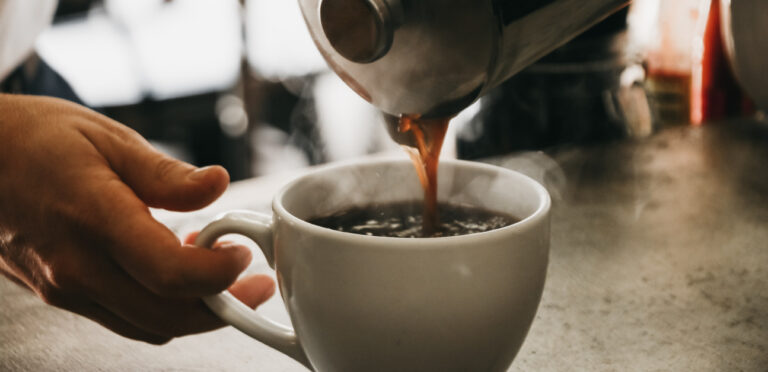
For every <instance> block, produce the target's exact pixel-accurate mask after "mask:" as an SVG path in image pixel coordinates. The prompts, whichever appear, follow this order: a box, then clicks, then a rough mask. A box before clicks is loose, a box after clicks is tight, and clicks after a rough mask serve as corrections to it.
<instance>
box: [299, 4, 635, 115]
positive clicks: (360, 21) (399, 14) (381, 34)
mask: <svg viewBox="0 0 768 372" xmlns="http://www.w3.org/2000/svg"><path fill="white" fill-rule="evenodd" d="M629 2H630V0H299V5H300V7H301V10H302V13H303V14H304V18H305V20H306V23H307V26H308V27H309V31H310V33H311V34H312V38H313V39H314V41H315V44H316V45H317V48H318V49H319V50H320V52H321V54H322V55H323V57H324V58H325V60H326V61H327V62H328V64H329V65H330V66H331V68H332V69H333V70H334V71H335V72H336V73H337V74H338V75H339V76H340V77H341V78H342V79H343V80H344V81H345V82H346V83H347V84H348V85H349V86H350V87H351V88H352V89H353V90H355V92H357V93H358V94H359V95H360V96H362V97H363V98H364V99H366V100H367V101H369V102H371V103H372V104H373V105H375V106H376V107H378V108H379V109H381V110H382V111H383V112H385V113H388V114H391V115H400V114H421V115H424V116H428V117H436V116H450V115H453V114H456V113H458V112H459V111H461V110H462V109H463V108H465V107H467V106H468V105H469V104H471V103H472V102H473V101H474V100H476V99H477V98H478V97H480V96H482V95H483V94H484V93H485V92H486V91H488V90H489V89H491V88H493V87H494V86H497V85H498V84H500V83H501V82H503V81H504V80H506V79H508V78H509V77H510V76H512V75H513V74H515V73H516V72H518V71H520V70H521V69H523V68H524V67H526V66H528V65H530V64H531V63H533V62H534V61H536V60H537V59H539V58H541V57H543V56H544V55H545V54H547V53H549V52H550V51H552V50H554V49H555V48H557V47H558V46H561V45H562V44H564V43H566V42H567V41H569V40H570V39H572V38H574V37H575V36H576V35H578V34H579V33H581V32H583V31H585V30H586V29H587V28H589V27H590V26H592V25H594V24H595V23H597V22H598V21H600V20H602V19H603V18H605V17H607V16H608V15H610V14H611V13H613V12H614V11H616V10H618V9H620V8H621V7H623V6H625V5H627V4H628V3H629Z"/></svg>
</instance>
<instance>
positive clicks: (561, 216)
mask: <svg viewBox="0 0 768 372" xmlns="http://www.w3.org/2000/svg"><path fill="white" fill-rule="evenodd" d="M489 162H491V163H495V164H499V165H502V166H506V167H509V168H511V169H517V170H520V171H522V172H524V173H526V174H529V175H531V176H532V177H534V178H537V179H539V180H540V181H542V183H544V184H545V186H547V188H548V189H549V190H550V193H551V194H552V196H553V200H554V203H553V220H552V246H551V254H550V265H549V271H548V277H547V282H546V286H545V288H544V294H543V298H542V301H541V305H540V307H539V311H538V313H537V315H536V319H535V321H534V323H533V325H532V327H531V330H530V332H529V334H528V337H527V339H526V341H525V344H524V345H523V347H522V349H521V350H520V353H519V354H518V356H517V358H516V359H515V361H514V363H513V364H512V367H511V369H510V370H511V371H766V370H768V165H766V164H767V162H768V126H766V125H765V124H759V123H757V122H753V121H750V120H741V121H739V120H732V121H728V122H723V123H712V124H707V125H704V126H702V127H687V126H686V127H682V126H681V127H672V128H667V129H665V130H662V131H660V132H659V133H656V134H654V135H653V136H651V137H649V138H646V139H643V140H624V141H618V142H613V143H607V144H606V143H603V144H596V145H591V146H586V147H584V146H582V147H578V148H561V149H558V150H557V151H551V152H547V153H538V152H533V153H524V154H514V155H510V156H506V157H501V158H497V159H491V160H489ZM294 175H295V172H294V173H286V174H282V175H276V176H270V177H266V178H256V179H253V180H247V181H243V182H239V183H236V184H234V185H233V186H232V187H231V188H230V190H228V191H227V193H226V194H225V195H224V196H223V197H222V199H220V200H219V201H218V202H216V203H215V204H214V205H213V206H211V207H209V208H206V209H204V210H203V211H200V212H196V213H192V214H178V213H169V212H164V211H155V215H156V217H157V218H158V219H160V220H161V221H163V222H165V223H166V224H168V225H169V226H171V227H172V228H173V229H174V230H175V231H177V232H178V233H179V234H184V233H186V232H189V231H192V230H194V229H199V228H200V227H202V226H203V224H204V223H205V221H207V220H208V219H210V218H211V217H212V216H213V215H214V214H216V213H218V212H220V211H223V210H227V209H232V208H248V209H255V210H268V208H269V198H270V196H271V195H272V194H273V193H274V192H275V191H276V190H277V189H278V188H279V187H280V185H282V184H283V183H284V182H285V181H286V180H288V179H289V178H291V177H292V176H294ZM252 269H253V270H254V271H265V272H266V271H267V268H266V266H265V265H264V264H263V259H261V261H257V262H255V263H254V265H253V267H252ZM276 297H277V296H276ZM0 299H2V300H1V301H0V371H48V370H52V371H53V370H66V371H139V370H140V371H174V370H179V371H302V370H304V369H303V367H301V365H299V364H298V363H296V362H294V361H292V360H291V359H289V358H288V357H285V356H283V355H281V354H280V353H278V352H276V351H273V350H272V349H270V348H268V347H266V346H263V345H261V344H260V343H258V342H256V341H254V340H251V339H249V338H248V337H246V336H244V335H242V334H240V333H239V332H238V331H236V330H234V329H232V328H225V329H222V330H219V331H215V332H210V333H207V334H202V335H195V336H187V337H184V338H181V339H177V340H174V341H172V342H171V343H169V344H167V345H163V346H159V347H158V346H151V345H147V344H143V343H139V342H134V341H130V340H127V339H123V338H121V337H119V336H116V335H113V334H111V333H110V332H109V331H106V330H104V329H102V328H100V327H99V326H98V325H96V324H95V323H92V322H91V321H89V320H86V319H83V318H80V317H78V316H75V315H73V314H70V313H67V312H65V311H61V310H58V309H55V308H52V307H49V306H46V305H44V304H43V303H42V302H41V301H39V300H38V299H37V298H35V297H34V296H32V295H30V294H29V293H27V292H26V291H24V290H22V289H20V288H17V287H16V286H15V285H14V284H12V283H10V282H9V281H7V280H4V279H0ZM259 311H262V312H265V313H268V314H270V316H274V317H276V318H277V319H278V320H282V321H287V316H286V314H285V311H284V309H283V308H282V304H281V303H280V300H279V299H278V298H273V299H272V300H270V301H269V302H268V303H267V304H266V305H264V306H263V307H262V308H260V310H259Z"/></svg>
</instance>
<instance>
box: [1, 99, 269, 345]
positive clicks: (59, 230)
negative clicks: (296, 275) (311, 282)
mask: <svg viewBox="0 0 768 372" xmlns="http://www.w3.org/2000/svg"><path fill="white" fill-rule="evenodd" d="M228 183H229V176H228V174H227V173H226V171H225V170H224V169H223V168H221V167H207V168H201V169H197V168H195V167H193V166H191V165H189V164H186V163H183V162H180V161H177V160H174V159H172V158H170V157H167V156H165V155H163V154H161V153H159V152H157V151H156V150H154V149H153V148H152V147H151V146H150V145H149V143H148V142H147V141H146V140H144V139H143V138H142V137H141V136H139V135H138V134H137V133H136V132H134V131H133V130H131V129H129V128H127V127H125V126H123V125H121V124H119V123H117V122H115V121H113V120H111V119H109V118H107V117H105V116H103V115H100V114H98V113H96V112H93V111H91V110H88V109H86V108H84V107H82V106H79V105H76V104H73V103H69V102H66V101H62V100H58V99H53V98H43V97H30V96H15V95H0V273H2V274H4V275H5V276H7V277H8V278H10V279H11V280H13V281H15V282H16V283H18V284H20V285H22V286H25V287H27V288H29V289H30V290H32V291H33V292H34V293H36V294H37V295H38V296H39V297H40V298H42V299H43V300H44V301H45V302H46V303H48V304H51V305H54V306H57V307H60V308H63V309H66V310H69V311H72V312H75V313H77V314H80V315H83V316H85V317H88V318H90V319H92V320H94V321H96V322H98V323H100V324H102V325H103V326H105V327H107V328H109V329H110V330H112V331H114V332H116V333H118V334H120V335H123V336H125V337H129V338H132V339H136V340H142V341H146V342H150V343H155V344H161V343H165V342H167V341H169V340H170V339H171V338H173V337H177V336H182V335H186V334H191V333H198V332H204V331H208V330H212V329H215V328H217V327H220V326H222V325H223V324H222V322H221V321H220V320H219V319H218V318H217V317H216V316H215V315H213V313H212V312H210V311H209V310H208V308H206V306H205V305H204V304H203V303H202V301H201V300H200V297H202V296H205V295H211V294H215V293H218V292H220V291H222V290H224V289H227V288H228V287H229V288H230V290H231V291H232V292H233V294H235V296H237V297H239V298H240V300H242V301H243V302H245V303H246V304H247V305H249V306H251V307H255V306H257V305H258V304H260V303H262V302H264V301H265V300H267V299H268V298H269V297H270V296H271V295H272V294H273V293H274V290H275V288H274V283H273V282H272V280H271V279H269V278H268V277H266V276H251V277H247V278H244V279H242V280H240V281H238V282H237V283H234V282H235V280H236V279H237V277H238V275H239V273H240V272H241V271H243V269H244V268H245V267H246V266H247V265H248V263H249V262H250V259H251V254H250V251H249V250H248V249H247V248H246V247H243V246H238V245H232V244H222V243H219V244H217V245H216V246H215V247H214V249H212V250H209V249H203V248H199V247H195V246H193V245H191V244H182V243H181V242H180V241H179V240H178V238H177V237H176V236H175V235H174V234H173V232H171V231H170V230H169V229H168V228H166V227H165V226H163V225H162V224H160V223H159V222H157V221H156V220H154V219H153V218H152V216H151V215H150V212H149V209H148V207H156V208H165V209H170V210H176V211H191V210H195V209H199V208H202V207H204V206H205V205H208V204H209V203H211V202H212V201H213V200H215V199H216V198H218V197H219V195H221V193H222V192H224V190H225V189H226V187H227V184H228ZM233 283H234V285H233Z"/></svg>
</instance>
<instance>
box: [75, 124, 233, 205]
mask: <svg viewBox="0 0 768 372" xmlns="http://www.w3.org/2000/svg"><path fill="white" fill-rule="evenodd" d="M107 125H111V126H113V127H112V128H110V130H109V131H105V132H101V133H99V134H100V135H98V136H89V138H90V139H91V140H93V139H96V141H92V142H95V143H94V145H95V146H96V148H97V149H98V150H99V152H100V153H101V154H102V155H103V156H104V157H105V158H106V160H107V162H108V163H109V165H110V166H111V168H112V170H113V171H114V172H115V173H116V174H117V175H118V176H119V177H120V178H121V179H122V181H123V182H124V183H125V184H126V185H128V186H129V187H130V188H131V189H132V190H133V191H134V192H135V193H136V195H137V196H138V197H139V198H140V199H141V200H142V201H143V202H144V203H145V204H147V205H148V206H150V207H155V208H164V209H169V210H174V211H191V210H196V209H200V208H202V207H204V206H206V205H208V204H210V203H211V202H213V201H214V200H216V199H217V198H218V197H219V196H220V195H221V194H222V193H223V192H224V190H226V188H227V185H228V184H229V174H228V173H227V171H226V170H225V169H224V168H222V167H220V166H210V167H205V168H197V167H195V166H193V165H191V164H188V163H185V162H182V161H179V160H177V159H174V158H172V157H170V156H168V155H165V154H163V153H161V152H159V151H157V150H156V149H155V148H153V147H152V145H150V144H149V142H147V141H146V140H145V139H144V138H143V137H141V136H140V135H139V134H138V133H136V132H135V131H133V130H132V129H130V128H127V127H125V126H123V125H121V124H119V123H117V122H111V123H108V124H107Z"/></svg>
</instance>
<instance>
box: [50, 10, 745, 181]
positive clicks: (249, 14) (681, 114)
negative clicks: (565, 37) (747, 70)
mask: <svg viewBox="0 0 768 372" xmlns="http://www.w3.org/2000/svg"><path fill="white" fill-rule="evenodd" d="M718 4H719V1H710V0H676V1H663V0H635V1H634V3H633V4H632V6H631V7H629V8H626V9H624V10H623V11H621V12H619V13H617V14H615V15H613V16H611V17H610V18H608V19H606V20H605V21H603V22H602V23H600V24H598V25H597V26H595V27H594V28H593V29H591V30H589V31H588V32H586V33H585V34H583V35H581V36H579V37H578V38H576V39H575V40H573V41H572V42H570V43H568V44H566V45H565V46H563V47H561V48H560V49H558V50H556V51H555V52H553V53H552V54H550V55H549V56H547V57H545V58H544V59H542V60H541V61H539V62H537V63H536V64H534V65H532V66H530V67H529V68H527V69H526V70H524V71H523V72H521V73H519V74H518V75H516V76H515V77H513V78H512V79H510V80H508V81H506V82H505V83H503V84H502V85H501V86H499V87H498V88H496V89H495V90H494V91H492V92H490V93H489V94H488V95H486V96H485V97H483V98H482V99H480V100H479V101H478V102H476V103H475V104H473V105H472V106H470V107H469V108H467V109H466V110H465V111H464V112H462V113H461V114H460V115H459V116H458V117H457V118H455V119H454V120H453V122H452V124H451V130H450V131H449V134H448V136H447V139H446V144H445V147H444V156H446V157H459V158H464V159H478V158H488V157H493V156H497V155H502V154H508V153H513V152H518V151H527V150H541V149H551V148H553V147H558V148H560V147H563V148H565V147H569V146H582V145H588V144H590V143H594V142H604V141H616V140H633V139H637V138H642V137H646V136H649V135H651V134H653V133H654V132H656V131H658V130H659V129H661V128H663V127H665V126H679V125H701V124H702V123H706V122H708V121H712V120H717V119H719V118H723V117H732V116H745V115H752V114H754V109H753V105H752V104H751V102H750V100H749V98H748V97H747V96H746V95H745V94H743V92H742V91H741V88H740V87H739V86H738V84H737V83H736V80H735V78H734V77H733V74H732V73H731V68H730V66H729V65H728V61H727V58H726V56H725V53H724V51H723V46H722V32H721V24H720V16H719V5H718ZM36 49H37V53H38V54H39V56H40V57H41V58H42V60H43V61H45V62H46V63H47V65H49V66H51V68H52V70H53V71H56V72H57V73H58V74H60V75H61V77H63V81H65V82H66V83H67V84H64V87H61V86H58V87H57V84H55V82H56V81H57V79H58V75H57V76H56V79H53V80H54V83H51V84H49V86H48V90H50V91H49V92H47V93H49V94H51V93H53V94H54V95H59V96H63V97H65V98H69V99H72V100H76V101H81V102H83V103H84V104H86V105H88V106H89V107H92V108H94V109H96V110H98V111H100V112H102V113H104V114H106V115H108V116H110V117H112V118H114V119H116V120H118V121H120V122H122V123H124V124H126V125H128V126H130V127H132V128H134V129H135V130H137V131H138V132H139V133H141V134H142V135H143V136H145V137H146V138H148V139H149V140H150V141H151V142H152V143H153V144H155V146H157V147H158V148H160V149H161V150H163V151H165V152H167V153H170V154H172V155H173V156H175V157H177V158H180V159H183V160H186V161H189V162H191V163H194V164H196V165H208V164H222V165H223V166H225V167H226V168H227V169H228V170H229V172H230V174H231V176H232V179H233V180H238V179H244V178H249V177H254V176H260V175H266V174H270V173H275V172H280V171H282V170H286V169H293V168H297V167H305V166H309V165H315V164H321V163H325V162H330V161H336V160H342V159H347V158H353V157H359V156H363V155H368V154H375V153H383V152H384V153H386V152H392V153H400V152H401V150H400V149H399V148H398V147H397V145H396V144H395V143H394V142H392V141H391V140H390V139H389V137H388V136H387V134H386V131H385V129H384V127H383V125H382V124H381V122H380V118H379V115H378V113H377V111H376V109H375V108H373V107H372V106H370V105H369V104H368V103H367V102H365V101H364V100H363V99H361V98H359V97H358V96H357V95H356V94H355V93H354V92H352V90H350V89H349V88H348V87H347V86H346V85H345V84H344V83H343V82H342V81H341V80H340V79H339V78H338V77H337V76H336V75H335V74H334V73H332V72H331V71H330V70H329V69H328V68H327V67H326V65H325V62H324V61H323V60H322V58H321V56H320V55H319V53H318V51H317V49H316V48H315V47H314V45H313V43H312V40H311V39H310V37H309V33H308V32H307V30H306V27H305V25H304V21H303V19H302V16H301V13H300V11H299V8H298V4H297V2H296V1H286V0H245V1H238V0H172V1H169V0H100V1H99V0H96V1H93V0H61V1H60V4H59V9H58V11H57V16H56V21H55V22H54V25H53V26H52V27H51V28H49V29H48V30H47V31H46V32H45V33H44V34H43V35H42V37H41V38H40V39H39V41H38V43H37V48H36ZM66 85H68V86H71V90H69V89H68V88H67V87H66Z"/></svg>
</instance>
